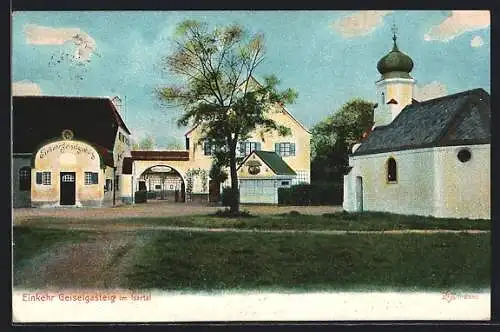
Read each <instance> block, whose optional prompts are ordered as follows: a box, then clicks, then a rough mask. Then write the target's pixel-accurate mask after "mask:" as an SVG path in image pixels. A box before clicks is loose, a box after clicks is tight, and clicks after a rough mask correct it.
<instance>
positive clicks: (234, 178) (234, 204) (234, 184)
mask: <svg viewBox="0 0 500 332" xmlns="http://www.w3.org/2000/svg"><path fill="white" fill-rule="evenodd" d="M229 170H230V173H231V191H232V192H233V193H234V194H235V199H234V200H231V206H230V211H231V213H238V212H239V211H240V190H239V188H238V175H237V174H236V156H235V154H232V156H231V158H230V160H229Z"/></svg>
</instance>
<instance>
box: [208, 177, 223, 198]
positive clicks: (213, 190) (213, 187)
mask: <svg viewBox="0 0 500 332" xmlns="http://www.w3.org/2000/svg"><path fill="white" fill-rule="evenodd" d="M208 200H209V202H211V203H218V202H219V201H220V182H218V181H214V180H210V181H209V182H208Z"/></svg>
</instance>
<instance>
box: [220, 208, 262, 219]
mask: <svg viewBox="0 0 500 332" xmlns="http://www.w3.org/2000/svg"><path fill="white" fill-rule="evenodd" d="M215 216H216V217H223V218H252V217H255V216H253V215H251V214H250V212H249V211H247V210H243V211H239V212H237V213H233V212H231V210H230V209H227V208H226V209H224V210H217V212H215Z"/></svg>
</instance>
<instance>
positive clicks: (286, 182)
mask: <svg viewBox="0 0 500 332" xmlns="http://www.w3.org/2000/svg"><path fill="white" fill-rule="evenodd" d="M281 185H282V186H288V185H290V182H289V181H281Z"/></svg>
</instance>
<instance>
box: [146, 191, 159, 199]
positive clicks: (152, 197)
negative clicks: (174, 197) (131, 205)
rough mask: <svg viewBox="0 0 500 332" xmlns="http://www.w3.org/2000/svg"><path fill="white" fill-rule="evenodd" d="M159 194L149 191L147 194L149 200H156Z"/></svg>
mask: <svg viewBox="0 0 500 332" xmlns="http://www.w3.org/2000/svg"><path fill="white" fill-rule="evenodd" d="M156 196H158V195H157V192H156V191H148V192H147V194H146V198H147V199H156Z"/></svg>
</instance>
